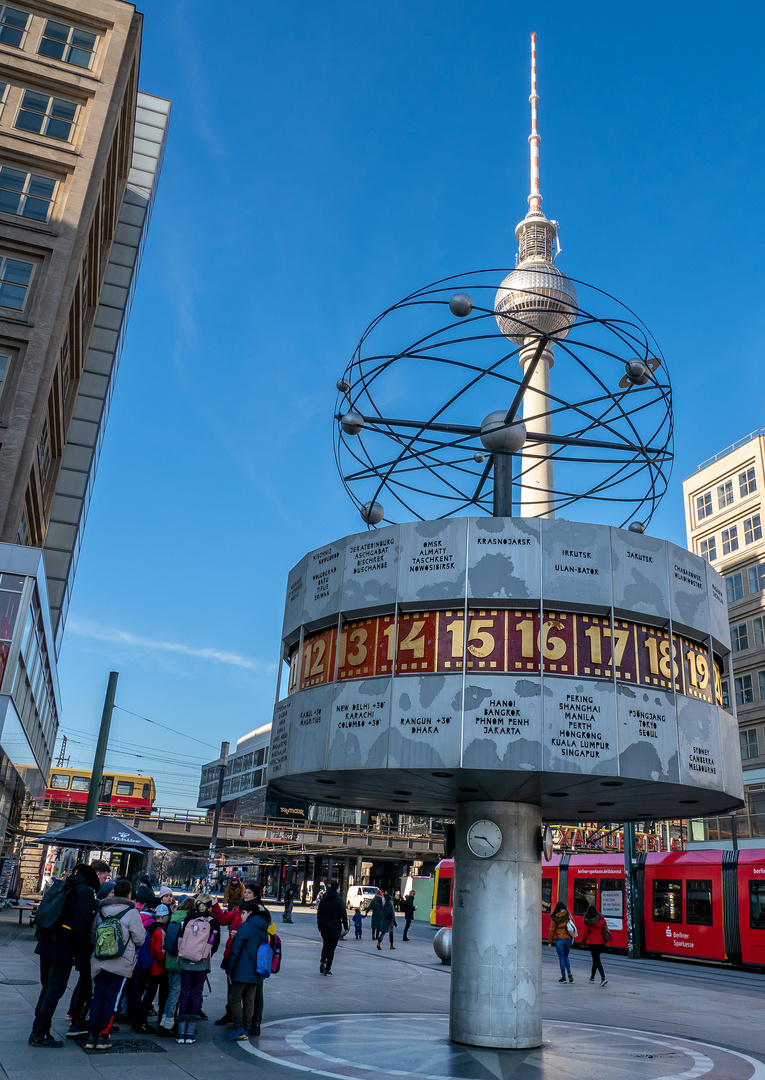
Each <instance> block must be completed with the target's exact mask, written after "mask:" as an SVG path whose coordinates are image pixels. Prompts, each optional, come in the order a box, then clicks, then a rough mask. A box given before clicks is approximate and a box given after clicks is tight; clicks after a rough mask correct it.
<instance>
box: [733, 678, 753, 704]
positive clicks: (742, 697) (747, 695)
mask: <svg viewBox="0 0 765 1080" xmlns="http://www.w3.org/2000/svg"><path fill="white" fill-rule="evenodd" d="M733 685H734V686H735V687H736V704H737V705H749V704H750V702H752V701H754V692H753V690H752V676H751V675H742V676H741V677H740V678H738V679H734V680H733Z"/></svg>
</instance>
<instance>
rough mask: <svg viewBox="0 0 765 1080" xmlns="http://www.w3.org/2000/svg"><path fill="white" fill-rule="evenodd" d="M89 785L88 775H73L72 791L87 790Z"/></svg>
mask: <svg viewBox="0 0 765 1080" xmlns="http://www.w3.org/2000/svg"><path fill="white" fill-rule="evenodd" d="M89 787H90V777H89V776H73V777H72V791H87V790H88V788H89Z"/></svg>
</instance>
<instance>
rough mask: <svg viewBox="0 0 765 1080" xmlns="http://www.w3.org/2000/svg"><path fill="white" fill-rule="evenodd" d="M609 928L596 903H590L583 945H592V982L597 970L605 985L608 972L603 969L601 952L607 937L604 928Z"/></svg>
mask: <svg viewBox="0 0 765 1080" xmlns="http://www.w3.org/2000/svg"><path fill="white" fill-rule="evenodd" d="M607 928H608V923H607V922H606V920H605V918H604V916H603V915H601V913H600V912H599V911H598V909H597V908H596V907H595V906H594V904H590V906H589V907H588V908H587V911H586V912H585V915H584V933H583V934H582V945H589V946H590V954H591V955H592V970H591V971H590V982H595V972H596V971H599V972H600V985H601V986H605V985H606V983H607V982H608V979H607V978H606V973H605V971H604V970H603V964H602V963H601V960H600V954H601V953H602V952H603V948H604V946H605V944H606V939H605V938H604V937H603V930H604V929H607Z"/></svg>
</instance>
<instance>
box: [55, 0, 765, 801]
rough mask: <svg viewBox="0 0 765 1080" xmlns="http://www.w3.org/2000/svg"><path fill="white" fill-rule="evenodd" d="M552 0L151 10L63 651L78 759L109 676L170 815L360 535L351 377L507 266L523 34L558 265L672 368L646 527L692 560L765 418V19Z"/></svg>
mask: <svg viewBox="0 0 765 1080" xmlns="http://www.w3.org/2000/svg"><path fill="white" fill-rule="evenodd" d="M539 8H540V11H541V15H540V14H538V13H535V14H534V15H533V18H532V17H531V16H530V15H528V14H527V13H526V11H525V10H524V8H523V7H522V6H521V5H509V4H500V3H494V2H484V3H476V4H465V3H464V2H461V3H455V2H454V0H442V2H440V3H438V4H436V3H432V2H429V3H426V2H421V3H416V4H413V3H411V2H409V3H405V2H399V0H386V2H385V3H384V4H377V5H371V4H359V3H358V2H352V0H328V2H327V3H316V2H309V0H292V2H291V3H289V4H273V3H265V2H263V0H246V2H245V3H242V2H241V0H239V2H236V3H235V2H233V0H218V3H217V4H216V5H215V6H214V8H211V7H210V5H209V4H204V5H203V4H202V3H201V2H199V0H147V2H146V3H143V4H142V5H139V9H140V10H142V11H143V13H144V16H145V20H144V35H143V55H142V65H141V78H140V85H141V89H143V90H145V91H147V92H149V93H154V94H157V95H159V96H162V97H167V98H170V99H171V100H172V102H173V106H172V114H171V126H170V138H169V144H168V152H167V157H166V161H165V167H164V171H163V175H162V179H161V182H160V188H159V194H158V198H157V202H156V207H155V212H154V219H153V222H152V226H151V230H150V234H149V239H148V244H147V247H146V253H145V256H144V262H143V268H142V271H141V277H140V280H139V285H138V290H137V295H136V299H135V302H134V306H133V313H132V317H131V323H130V330H129V333H128V338H127V344H126V349H125V352H124V355H123V360H122V367H121V370H120V374H119V377H118V381H117V388H116V393H115V396H114V402H113V405H112V412H111V417H110V420H109V426H108V430H107V436H106V440H105V445H104V451H103V455H102V459H101V464H100V468H99V473H98V477H97V481H96V486H95V494H94V498H93V502H92V505H91V509H90V515H89V520H88V525H87V529H86V532H85V541H84V545H83V548H82V553H81V556H80V563H79V569H78V573H77V578H76V582H75V590H74V598H73V602H72V606H71V608H70V613H69V618H68V624H67V632H66V636H65V643H64V647H63V650H62V654H61V659H60V680H61V688H62V695H63V703H64V722H63V725H62V731H63V732H65V733H67V734H68V735H69V736H70V738H71V740H72V741H70V744H69V752H70V753H71V755H72V761H73V762H77V763H81V764H85V763H88V762H89V761H90V762H92V754H93V748H94V744H95V732H96V731H97V727H98V722H99V719H100V715H101V708H102V703H103V696H104V692H105V689H106V682H107V678H108V672H109V671H110V670H118V671H119V672H120V683H119V688H118V693H117V703H118V705H119V706H120V709H118V710H116V711H115V714H114V723H113V728H112V730H113V736H114V740H115V742H117V743H119V744H120V746H121V747H126V746H132V747H134V749H133V750H126V749H120V750H119V752H117V751H114V752H113V753H112V755H111V756H110V757H109V758H108V759H107V764H109V763H111V765H112V766H113V767H118V768H119V767H122V768H133V767H139V768H141V769H142V770H143V771H145V772H151V773H152V774H153V775H154V776H155V778H156V779H157V786H158V801H159V803H160V804H161V805H162V806H171V807H193V806H194V805H195V803H196V790H197V786H198V776H199V774H198V768H197V763H199V762H201V761H203V760H210V759H212V758H213V757H215V756H216V750H217V747H218V746H219V745H220V742H221V740H222V739H227V740H229V741H231V742H232V743H234V742H235V741H236V739H237V738H238V737H240V736H241V735H243V734H245V733H246V732H249V731H251V730H253V729H254V728H256V727H258V726H260V725H261V724H262V723H265V722H267V721H268V720H270V715H271V708H272V705H273V701H274V695H275V687H276V663H277V657H278V649H279V634H280V629H281V619H282V608H283V602H284V589H285V584H286V577H287V573H288V571H289V569H290V567H291V566H292V565H293V564H294V563H295V562H297V561H298V560H299V559H300V558H301V557H302V555H303V554H304V553H305V551H307V550H309V549H311V548H314V547H318V546H319V545H321V544H323V543H325V542H326V541H328V540H330V539H332V538H334V537H337V536H342V535H345V534H346V533H349V532H355V531H357V530H358V529H359V528H360V522H359V519H358V517H357V514H356V511H355V510H354V508H353V507H352V505H351V503H350V501H349V500H348V498H347V496H346V495H345V493H344V491H343V488H342V486H341V484H340V482H339V479H338V478H337V474H336V471H335V466H334V460H333V456H332V413H333V409H334V404H335V380H336V379H337V378H338V377H339V376H340V375H341V374H342V372H343V370H344V368H345V365H346V363H347V361H348V359H349V358H350V356H351V353H352V352H353V349H354V347H355V345H356V342H357V341H358V339H359V337H360V336H361V333H362V332H363V330H364V328H365V327H366V326H367V324H368V323H369V322H370V320H371V319H373V318H374V317H375V316H376V315H377V314H378V313H379V312H381V311H382V310H383V309H385V308H386V307H387V306H389V305H390V304H391V303H394V302H396V301H397V300H399V299H401V298H402V297H403V296H404V295H406V294H408V293H409V292H411V291H413V290H415V289H417V288H419V287H421V286H423V285H425V284H427V283H428V282H430V281H433V280H436V279H438V278H440V277H443V276H446V275H449V274H453V273H460V272H462V271H467V270H478V269H481V268H484V267H503V266H504V267H511V266H512V265H513V262H514V254H515V250H516V246H515V241H514V235H513V234H514V228H515V225H516V223H517V222H518V221H519V220H520V219H521V218H522V217H523V215H524V213H525V211H526V195H527V193H528V143H527V136H528V132H529V105H528V94H529V86H528V80H529V74H528V64H529V33H530V32H531V31H536V32H537V35H538V37H537V58H538V68H539V86H538V89H539V93H540V98H541V100H540V105H539V124H540V131H541V133H542V145H541V187H542V193H543V195H544V204H543V206H544V210H545V212H546V213H547V214H548V215H549V216H550V217H553V218H555V219H557V220H559V221H560V223H561V242H562V245H563V254H562V255H561V257H560V260H559V265H560V266H561V267H562V269H564V270H565V271H566V273H568V274H569V275H571V276H572V277H574V278H578V279H581V280H584V281H586V282H590V283H592V284H593V285H596V286H598V287H599V288H602V289H604V290H606V291H607V292H610V293H613V294H614V295H615V296H617V297H618V298H619V299H620V300H622V301H624V302H625V303H627V304H628V305H629V306H630V307H632V308H633V309H634V310H635V311H636V312H637V313H638V314H639V315H640V317H641V318H642V319H643V320H644V322H645V323H646V324H647V326H648V328H649V329H650V330H651V332H652V333H653V334H654V336H655V338H656V339H657V341H658V342H659V345H660V347H661V349H662V352H663V354H664V357H665V358H666V361H667V365H668V369H669V371H670V374H671V377H672V381H673V387H674V399H675V420H676V433H675V434H676V440H675V443H676V463H675V468H674V473H673V478H672V483H671V486H670V489H669V492H668V494H667V495H666V496H665V499H664V502H663V503H662V505H661V507H660V509H659V511H658V513H657V514H656V516H655V517H654V519H653V522H652V525H651V530H650V531H651V532H652V533H654V534H655V535H659V536H663V537H666V538H668V539H671V540H674V541H676V542H684V535H685V533H684V521H683V506H682V492H681V482H682V479H683V477H685V476H686V475H688V474H689V473H690V472H692V471H693V470H694V469H695V467H696V465H697V464H698V463H699V462H701V461H703V460H704V459H706V458H708V457H709V456H711V455H712V454H714V453H717V452H718V451H720V450H722V449H724V448H725V447H726V446H728V445H729V444H730V443H732V442H733V441H735V440H737V439H740V438H741V437H743V436H745V435H747V434H748V433H749V432H751V431H753V430H754V429H756V428H759V427H761V426H762V425H763V424H764V423H765V417H764V415H763V379H762V376H761V368H762V363H763V346H762V340H763V338H762V330H763V320H764V319H765V306H764V305H763V303H762V293H763V284H764V281H763V279H764V278H765V271H763V269H761V262H762V260H761V257H760V252H759V242H760V239H761V237H762V235H763V221H762V218H763V199H762V173H763V147H765V132H764V131H763V127H764V126H765V91H764V90H763V84H762V79H761V57H760V47H761V40H762V35H763V31H765V13H764V9H762V8H761V6H760V5H756V4H753V3H745V4H736V5H733V7H732V8H729V9H726V10H727V15H726V18H725V25H722V23H721V21H720V8H719V6H718V5H716V4H715V5H712V4H711V3H708V2H706V3H705V2H702V3H694V4H690V3H676V4H671V5H668V4H661V5H660V4H658V3H647V4H642V5H639V6H637V7H636V6H634V5H633V6H629V5H627V6H625V5H614V4H611V3H609V4H605V3H597V2H595V3H588V4H586V5H571V4H569V3H566V4H563V3H559V2H554V0H553V2H550V3H547V4H545V5H540V6H539ZM725 313H727V314H725ZM723 314H725V318H723ZM124 710H130V711H129V712H127V711H124ZM133 713H135V714H138V716H134V715H132V714H133ZM139 717H148V718H150V719H151V720H153V721H155V725H154V726H152V725H150V724H148V723H146V721H145V720H142V719H139ZM159 724H162V725H165V726H166V727H169V728H172V729H175V730H176V731H179V732H183V733H184V734H183V735H177V734H173V733H172V732H169V731H166V730H164V729H162V728H160V727H158V726H157V725H159ZM191 740H198V741H191ZM137 753H140V754H141V755H143V756H141V757H137V756H136V754H137Z"/></svg>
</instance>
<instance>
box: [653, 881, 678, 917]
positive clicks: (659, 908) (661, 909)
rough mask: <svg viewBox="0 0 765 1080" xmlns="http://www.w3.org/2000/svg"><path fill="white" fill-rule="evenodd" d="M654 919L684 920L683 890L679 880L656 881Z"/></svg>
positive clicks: (654, 888)
mask: <svg viewBox="0 0 765 1080" xmlns="http://www.w3.org/2000/svg"><path fill="white" fill-rule="evenodd" d="M653 921H654V922H682V921H683V890H682V885H681V883H680V882H679V881H654V883H653Z"/></svg>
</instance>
